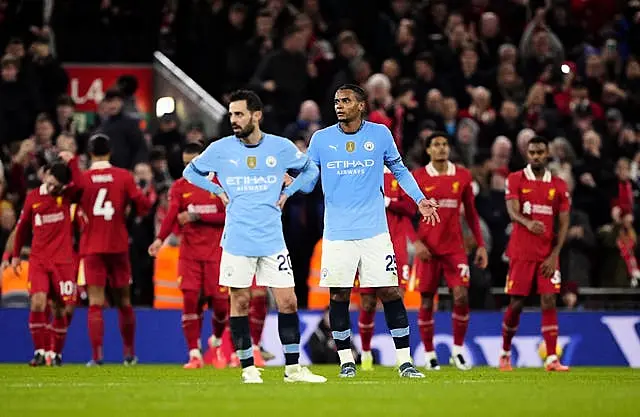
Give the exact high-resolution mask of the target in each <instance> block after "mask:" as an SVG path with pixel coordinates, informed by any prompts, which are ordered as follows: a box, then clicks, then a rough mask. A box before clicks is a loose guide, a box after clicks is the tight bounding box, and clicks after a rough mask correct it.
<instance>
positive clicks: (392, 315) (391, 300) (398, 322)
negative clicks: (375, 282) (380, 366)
mask: <svg viewBox="0 0 640 417" xmlns="http://www.w3.org/2000/svg"><path fill="white" fill-rule="evenodd" d="M378 296H379V297H380V299H381V300H382V305H383V307H384V317H385V320H386V321H387V327H389V331H390V332H391V337H393V343H394V345H395V347H396V358H397V363H398V365H399V366H400V367H401V368H402V367H404V368H405V369H409V367H407V366H405V365H406V364H409V365H411V368H413V365H412V360H411V353H410V350H409V319H408V317H407V310H406V308H405V307H404V304H403V303H402V299H401V298H400V293H399V291H398V288H397V287H395V288H382V289H379V290H378ZM414 369H415V368H414ZM416 372H417V371H416ZM403 373H404V372H403V371H402V372H401V375H402V374H403Z"/></svg>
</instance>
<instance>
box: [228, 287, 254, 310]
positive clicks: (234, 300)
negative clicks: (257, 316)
mask: <svg viewBox="0 0 640 417" xmlns="http://www.w3.org/2000/svg"><path fill="white" fill-rule="evenodd" d="M250 302H251V294H250V293H249V291H248V290H246V289H239V290H232V291H231V315H232V316H246V315H247V314H249V303H250Z"/></svg>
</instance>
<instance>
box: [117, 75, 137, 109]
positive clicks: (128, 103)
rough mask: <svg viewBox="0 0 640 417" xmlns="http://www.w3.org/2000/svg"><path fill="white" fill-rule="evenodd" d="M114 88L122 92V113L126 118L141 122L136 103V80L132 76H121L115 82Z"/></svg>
mask: <svg viewBox="0 0 640 417" xmlns="http://www.w3.org/2000/svg"><path fill="white" fill-rule="evenodd" d="M116 88H117V89H118V90H120V92H122V113H123V114H125V115H126V116H128V117H130V118H132V119H135V120H141V119H142V114H141V113H140V110H139V109H138V104H137V102H136V96H135V94H136V91H137V90H138V79H137V78H136V77H135V76H133V75H122V76H120V77H118V80H117V81H116Z"/></svg>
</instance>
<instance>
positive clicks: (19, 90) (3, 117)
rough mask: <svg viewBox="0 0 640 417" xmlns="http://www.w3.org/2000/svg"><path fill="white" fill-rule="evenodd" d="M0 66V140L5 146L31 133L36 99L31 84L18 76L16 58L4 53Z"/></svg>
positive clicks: (36, 103) (36, 107)
mask: <svg viewBox="0 0 640 417" xmlns="http://www.w3.org/2000/svg"><path fill="white" fill-rule="evenodd" d="M0 67H1V69H2V79H1V80H0V97H1V99H0V142H1V143H2V145H3V146H6V145H8V144H10V143H11V142H14V141H18V140H22V139H25V138H28V137H29V136H30V135H31V133H32V129H33V121H34V119H35V113H36V111H37V109H38V100H37V95H36V92H35V90H34V89H33V86H31V85H29V84H26V81H23V80H20V79H19V77H18V75H19V68H18V59H17V58H15V57H13V56H12V55H5V56H4V57H2V60H1V61H0Z"/></svg>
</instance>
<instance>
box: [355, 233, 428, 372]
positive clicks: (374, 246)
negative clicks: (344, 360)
mask: <svg viewBox="0 0 640 417" xmlns="http://www.w3.org/2000/svg"><path fill="white" fill-rule="evenodd" d="M358 245H359V247H360V254H361V256H362V259H361V261H360V266H359V270H358V272H359V274H360V286H361V287H363V288H375V289H376V295H377V297H378V298H379V299H380V301H382V306H383V308H384V318H385V320H386V322H387V327H388V328H389V331H390V332H391V336H392V337H393V343H394V345H395V347H396V362H397V364H398V366H399V368H398V370H399V373H400V376H401V377H403V378H424V375H423V374H422V373H420V372H418V371H417V370H416V368H415V367H414V366H413V362H412V360H411V352H410V347H409V333H410V332H409V317H408V316H407V309H406V308H405V306H404V303H403V301H402V295H401V294H400V289H399V288H398V275H397V266H396V261H395V255H394V253H393V245H392V244H391V238H390V237H389V233H382V234H380V235H378V236H375V237H373V238H370V239H363V240H361V241H358Z"/></svg>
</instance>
